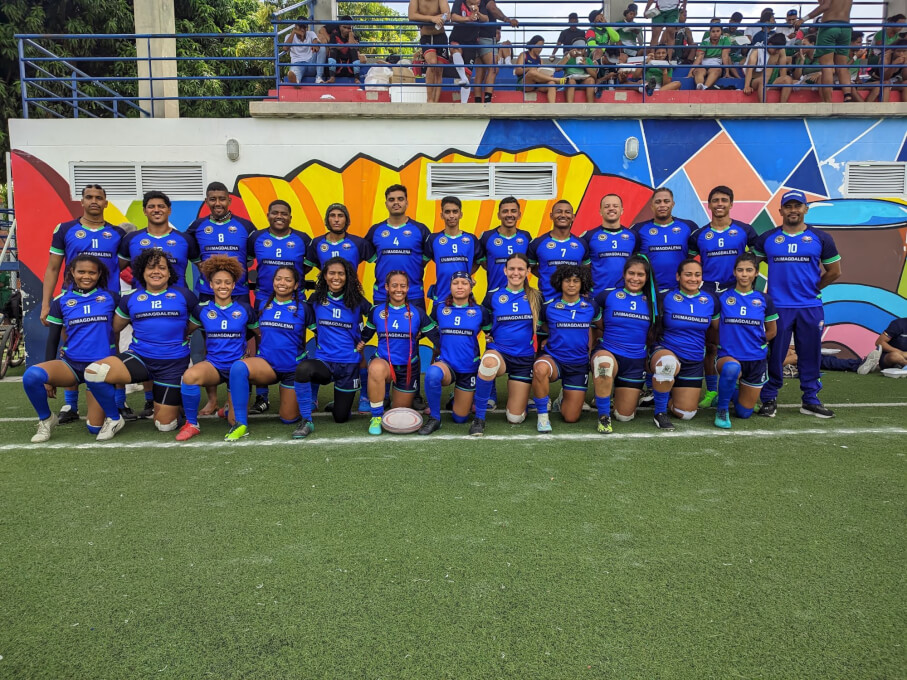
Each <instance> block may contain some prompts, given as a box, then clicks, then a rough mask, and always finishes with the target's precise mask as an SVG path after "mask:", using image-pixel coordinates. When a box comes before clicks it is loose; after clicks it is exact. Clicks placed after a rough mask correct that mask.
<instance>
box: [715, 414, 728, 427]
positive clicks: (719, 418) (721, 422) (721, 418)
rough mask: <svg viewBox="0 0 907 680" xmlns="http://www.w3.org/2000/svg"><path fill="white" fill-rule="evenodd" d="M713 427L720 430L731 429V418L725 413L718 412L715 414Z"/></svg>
mask: <svg viewBox="0 0 907 680" xmlns="http://www.w3.org/2000/svg"><path fill="white" fill-rule="evenodd" d="M715 427H720V428H721V429H722V430H730V429H731V416H730V415H729V414H728V412H727V411H718V413H716V414H715Z"/></svg>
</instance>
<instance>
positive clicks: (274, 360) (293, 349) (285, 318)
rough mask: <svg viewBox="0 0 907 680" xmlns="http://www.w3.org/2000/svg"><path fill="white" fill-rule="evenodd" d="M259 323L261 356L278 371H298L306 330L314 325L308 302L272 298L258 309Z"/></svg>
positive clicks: (259, 350)
mask: <svg viewBox="0 0 907 680" xmlns="http://www.w3.org/2000/svg"><path fill="white" fill-rule="evenodd" d="M258 325H259V327H260V329H261V342H260V343H259V344H258V356H259V357H261V358H262V359H264V360H265V361H267V362H268V364H270V366H271V368H273V369H274V372H275V373H289V372H290V371H294V370H296V364H298V363H299V362H300V360H302V358H303V357H304V356H305V329H306V328H308V327H309V326H311V325H312V308H311V307H309V304H308V303H307V302H305V301H304V300H301V301H300V300H296V299H290V300H286V301H284V302H278V301H277V300H271V301H270V302H267V303H266V304H265V305H264V306H263V307H262V308H261V309H260V310H259V313H258Z"/></svg>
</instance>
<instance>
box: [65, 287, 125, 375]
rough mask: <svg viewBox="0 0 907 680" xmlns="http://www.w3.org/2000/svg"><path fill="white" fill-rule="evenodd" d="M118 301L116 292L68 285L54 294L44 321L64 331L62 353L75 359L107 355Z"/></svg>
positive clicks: (87, 360) (83, 359) (88, 359)
mask: <svg viewBox="0 0 907 680" xmlns="http://www.w3.org/2000/svg"><path fill="white" fill-rule="evenodd" d="M119 302H120V297H119V295H117V294H116V293H112V292H110V291H108V290H98V289H97V288H94V289H92V290H89V291H81V290H79V289H78V288H71V289H68V290H64V291H63V292H62V293H60V294H59V295H58V296H57V297H55V298H54V299H53V302H51V304H50V313H49V314H48V315H47V323H52V324H54V325H55V326H62V327H63V329H64V330H65V331H66V333H65V336H64V338H65V343H66V344H64V345H63V348H62V351H63V356H64V357H65V358H67V359H72V360H73V361H79V362H89V361H100V360H101V359H104V358H105V357H109V356H110V353H111V351H112V350H113V315H114V312H115V310H116V308H117V305H118V304H119Z"/></svg>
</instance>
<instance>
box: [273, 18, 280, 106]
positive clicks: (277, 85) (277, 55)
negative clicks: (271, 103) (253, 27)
mask: <svg viewBox="0 0 907 680" xmlns="http://www.w3.org/2000/svg"><path fill="white" fill-rule="evenodd" d="M274 89H275V90H276V96H277V101H280V24H278V23H277V22H276V21H275V22H274Z"/></svg>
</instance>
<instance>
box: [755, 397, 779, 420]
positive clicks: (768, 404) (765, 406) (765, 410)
mask: <svg viewBox="0 0 907 680" xmlns="http://www.w3.org/2000/svg"><path fill="white" fill-rule="evenodd" d="M777 412H778V402H777V401H776V400H775V399H766V400H765V401H763V402H762V406H760V407H759V415H760V416H765V417H766V418H774V417H775V414H776V413H777Z"/></svg>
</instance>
